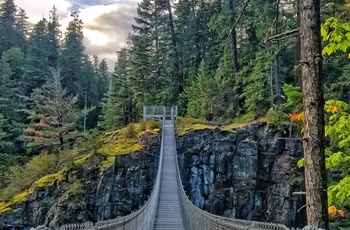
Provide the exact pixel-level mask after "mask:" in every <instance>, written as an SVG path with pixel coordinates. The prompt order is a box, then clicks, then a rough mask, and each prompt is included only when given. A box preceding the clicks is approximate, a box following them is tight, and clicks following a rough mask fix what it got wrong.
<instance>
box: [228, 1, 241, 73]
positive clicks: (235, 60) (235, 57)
mask: <svg viewBox="0 0 350 230" xmlns="http://www.w3.org/2000/svg"><path fill="white" fill-rule="evenodd" d="M235 7H236V0H229V10H230V13H231V23H232V24H233V27H232V29H231V39H232V55H233V66H234V70H235V72H236V73H237V72H238V71H239V70H240V68H239V62H238V49H237V34H236V25H235V24H234V23H235V13H234V12H235Z"/></svg>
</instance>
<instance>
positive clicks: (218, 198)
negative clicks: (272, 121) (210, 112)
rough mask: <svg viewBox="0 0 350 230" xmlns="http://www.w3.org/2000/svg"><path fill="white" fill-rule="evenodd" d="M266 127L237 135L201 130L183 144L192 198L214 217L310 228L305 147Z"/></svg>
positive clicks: (184, 173)
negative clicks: (298, 193)
mask: <svg viewBox="0 0 350 230" xmlns="http://www.w3.org/2000/svg"><path fill="white" fill-rule="evenodd" d="M285 136H287V135H286V134H284V133H282V132H278V131H277V130H276V129H274V128H271V127H268V126H267V125H266V124H262V123H260V124H252V125H249V126H247V127H245V128H243V129H236V130H233V131H232V132H230V131H221V130H219V129H214V130H201V131H194V132H190V133H187V134H185V135H184V136H182V137H180V138H179V139H178V147H177V148H178V150H177V151H178V159H179V166H180V171H181V177H182V181H183V183H184V187H185V190H186V193H187V194H188V196H189V197H190V199H191V200H192V201H193V203H194V204H196V206H198V207H200V208H202V209H204V210H207V211H209V212H211V213H213V214H217V215H223V216H227V217H234V218H240V219H247V220H258V221H267V222H275V223H282V224H286V225H287V226H290V227H300V226H304V225H305V223H304V221H305V220H304V219H303V218H302V216H305V213H304V212H305V210H304V209H301V210H299V211H298V209H299V208H300V207H301V206H302V202H303V197H300V196H294V195H292V193H293V192H294V191H301V190H303V179H302V178H303V177H302V171H301V170H298V169H297V168H296V163H297V161H298V160H299V159H300V158H301V157H302V143H301V142H300V141H298V140H289V139H286V138H285Z"/></svg>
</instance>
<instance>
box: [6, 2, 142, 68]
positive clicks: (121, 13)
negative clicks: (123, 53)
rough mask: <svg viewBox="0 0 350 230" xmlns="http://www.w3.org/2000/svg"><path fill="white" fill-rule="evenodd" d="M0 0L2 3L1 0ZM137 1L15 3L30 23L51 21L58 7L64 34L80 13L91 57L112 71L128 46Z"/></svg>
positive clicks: (87, 48) (86, 44)
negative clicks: (124, 47) (127, 39)
mask: <svg viewBox="0 0 350 230" xmlns="http://www.w3.org/2000/svg"><path fill="white" fill-rule="evenodd" d="M0 1H1V0H0ZM137 2H138V0H16V5H17V6H19V7H21V8H22V9H24V10H25V11H26V13H27V15H28V17H29V21H30V22H31V23H37V22H38V21H39V20H40V19H42V18H43V17H45V18H48V17H49V12H50V10H51V9H52V7H53V6H54V5H55V6H56V8H57V9H58V13H59V15H60V24H61V29H62V31H65V29H66V27H67V26H68V23H69V22H70V21H71V20H72V18H71V17H70V13H71V12H72V11H78V12H79V17H80V19H82V21H83V23H84V25H83V27H84V30H83V32H84V37H85V39H84V42H85V46H86V51H87V53H88V54H89V55H98V56H99V59H100V60H102V59H103V58H105V59H106V61H107V63H108V66H109V68H110V70H113V68H114V64H115V62H116V60H117V56H116V51H117V50H120V49H121V48H122V47H123V46H124V45H125V43H126V38H127V36H128V34H129V32H131V31H132V29H131V24H132V23H133V21H134V16H135V15H136V8H137Z"/></svg>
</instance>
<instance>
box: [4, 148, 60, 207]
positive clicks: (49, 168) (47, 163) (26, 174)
mask: <svg viewBox="0 0 350 230" xmlns="http://www.w3.org/2000/svg"><path fill="white" fill-rule="evenodd" d="M56 162H57V156H56V155H53V154H48V153H47V152H43V153H41V154H40V155H38V156H35V157H33V158H32V159H31V160H30V161H28V163H27V164H26V165H25V166H24V167H23V166H21V165H16V166H12V167H10V168H9V170H8V171H7V172H6V173H5V177H6V178H7V186H6V187H5V188H3V189H1V190H0V200H8V199H9V198H11V197H12V196H14V195H15V194H17V193H19V192H21V191H23V190H24V189H26V188H28V187H29V186H31V185H32V184H33V183H34V182H35V181H36V180H38V179H39V178H41V177H43V176H45V175H47V174H51V173H53V172H55V171H56Z"/></svg>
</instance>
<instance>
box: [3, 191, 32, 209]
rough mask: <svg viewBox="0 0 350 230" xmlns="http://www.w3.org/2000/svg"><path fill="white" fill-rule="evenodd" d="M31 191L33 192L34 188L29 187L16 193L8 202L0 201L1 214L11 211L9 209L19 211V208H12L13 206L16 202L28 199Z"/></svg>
mask: <svg viewBox="0 0 350 230" xmlns="http://www.w3.org/2000/svg"><path fill="white" fill-rule="evenodd" d="M31 193H33V188H31V189H28V190H26V191H24V192H22V193H19V194H17V195H15V196H14V197H12V199H11V200H9V201H7V202H0V214H1V213H5V212H9V211H11V212H15V211H17V210H14V209H12V208H11V206H12V205H14V204H17V203H21V202H24V201H26V200H27V196H28V195H29V194H31Z"/></svg>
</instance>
